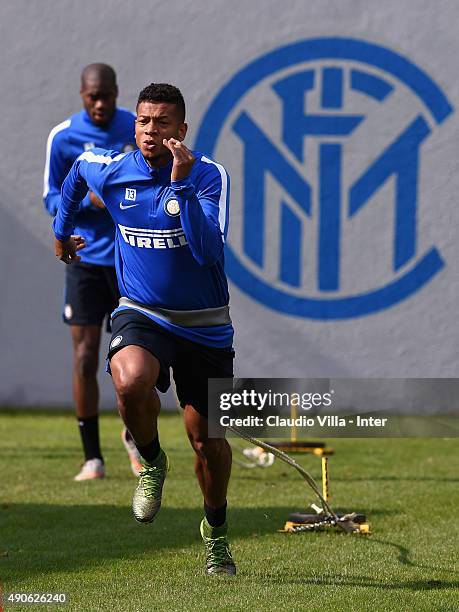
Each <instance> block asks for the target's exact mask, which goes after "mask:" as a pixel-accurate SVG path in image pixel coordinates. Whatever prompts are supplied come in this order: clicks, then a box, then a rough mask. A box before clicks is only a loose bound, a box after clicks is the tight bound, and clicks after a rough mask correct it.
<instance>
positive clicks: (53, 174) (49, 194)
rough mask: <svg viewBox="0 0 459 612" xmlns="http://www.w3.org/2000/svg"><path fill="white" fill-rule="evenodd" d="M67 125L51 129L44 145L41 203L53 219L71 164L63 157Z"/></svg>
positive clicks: (65, 123)
mask: <svg viewBox="0 0 459 612" xmlns="http://www.w3.org/2000/svg"><path fill="white" fill-rule="evenodd" d="M69 125H70V121H67V122H64V123H62V124H60V125H59V126H56V127H55V128H53V129H52V130H51V132H50V134H49V136H48V142H47V145H46V162H45V173H44V179H43V183H44V184H43V203H44V205H45V208H46V210H47V211H48V213H49V214H50V215H52V216H53V217H54V216H55V214H56V213H57V209H58V206H59V202H60V200H61V187H62V183H63V182H64V179H65V177H66V176H67V173H68V171H69V170H70V167H71V162H69V160H68V159H67V158H66V156H65V149H66V147H67V128H68V127H69Z"/></svg>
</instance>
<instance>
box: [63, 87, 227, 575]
mask: <svg viewBox="0 0 459 612" xmlns="http://www.w3.org/2000/svg"><path fill="white" fill-rule="evenodd" d="M186 132H187V124H186V123H185V103H184V100H183V97H182V94H181V93H180V91H179V90H178V89H177V88H176V87H174V86H172V85H167V84H154V83H153V84H151V85H149V86H148V87H146V88H145V89H143V90H142V91H141V92H140V95H139V99H138V103H137V119H136V141H137V145H138V147H139V150H138V151H134V152H131V153H127V154H122V153H121V154H120V153H118V152H116V151H107V150H94V151H90V152H87V153H84V154H83V155H81V156H80V157H79V158H78V159H77V161H76V162H75V163H74V164H73V166H72V169H71V170H70V173H69V175H68V177H67V178H66V180H65V182H64V184H63V188H62V201H61V204H60V205H59V210H58V213H57V216H56V218H55V220H54V223H53V228H54V233H55V237H56V240H55V250H56V256H57V257H59V258H60V259H61V260H62V261H64V262H65V263H67V264H73V265H74V262H78V261H79V258H80V256H79V252H80V250H81V249H83V248H84V246H85V242H84V239H83V238H82V237H81V236H79V235H76V236H72V234H73V232H74V217H75V213H76V212H77V210H78V206H79V202H80V200H82V199H83V198H84V197H85V195H86V193H87V191H88V188H89V189H90V190H91V191H93V192H94V193H95V194H96V196H97V197H99V198H101V199H102V200H103V201H104V202H105V205H106V207H107V209H108V211H109V212H110V214H111V216H112V218H113V220H114V222H115V225H116V270H117V276H118V284H119V287H120V292H121V296H122V297H121V299H120V305H119V307H118V308H117V309H116V310H115V311H114V313H113V315H112V325H113V330H112V339H111V342H110V348H109V353H108V359H109V363H110V368H111V374H112V378H113V383H114V385H115V389H116V394H117V399H118V408H119V411H120V414H121V416H122V418H123V420H124V422H125V424H126V426H127V427H128V429H129V431H130V432H131V434H132V436H133V438H134V440H135V444H136V446H137V448H138V450H139V452H140V455H141V457H142V459H141V462H142V470H141V475H140V480H139V484H138V486H137V489H136V490H135V492H134V498H133V503H132V507H133V512H134V517H135V518H136V519H137V520H138V521H140V522H142V523H150V522H151V521H153V519H154V518H155V516H156V515H157V513H158V511H159V509H160V506H161V496H162V488H163V484H164V480H165V478H166V474H167V471H168V468H169V461H168V458H167V456H166V453H165V452H164V450H163V449H162V448H161V446H160V441H159V437H158V430H157V418H158V414H159V410H160V402H159V398H158V395H157V393H156V390H155V387H156V388H157V389H159V390H160V391H166V390H167V388H168V386H169V384H170V378H169V376H170V374H169V368H172V370H173V375H174V380H175V383H176V390H177V395H178V398H179V401H180V405H181V406H182V408H183V410H184V421H185V428H186V431H187V434H188V438H189V440H190V443H191V445H192V447H193V449H194V451H195V472H196V476H197V478H198V481H199V485H200V487H201V490H202V495H203V498H204V513H205V517H204V518H203V520H202V522H201V527H200V530H201V535H202V538H203V540H204V543H205V547H206V572H207V574H219V575H233V574H235V573H236V567H235V565H234V562H233V559H232V557H231V552H230V549H229V546H228V540H227V522H226V493H227V487H228V481H229V478H230V472H231V449H230V446H229V444H228V443H227V441H226V440H225V439H224V438H220V439H211V438H209V437H208V427H207V409H208V406H207V381H208V378H211V377H219V378H224V377H228V378H230V377H232V376H233V357H234V352H233V349H232V339H233V327H232V324H231V319H230V317H229V306H228V302H229V295H228V287H227V281H226V276H225V273H224V269H223V246H224V241H225V236H226V232H227V225H228V194H229V180H228V176H227V173H226V171H225V169H224V168H223V166H221V165H220V164H217V163H215V162H214V161H212V160H211V159H209V158H207V157H205V156H204V155H202V154H201V153H198V152H196V151H193V152H192V151H190V150H189V149H188V148H187V147H186V146H185V145H184V144H183V140H184V138H185V135H186ZM81 252H82V253H83V252H84V251H81Z"/></svg>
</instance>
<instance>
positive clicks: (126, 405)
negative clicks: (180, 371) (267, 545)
mask: <svg viewBox="0 0 459 612" xmlns="http://www.w3.org/2000/svg"><path fill="white" fill-rule="evenodd" d="M110 368H111V373H112V378H113V384H114V386H115V391H116V398H117V402H118V410H119V412H120V415H121V418H122V419H123V422H124V424H125V425H126V427H127V428H128V429H129V431H130V432H131V435H132V437H133V439H134V440H135V443H136V444H137V446H138V447H141V448H143V447H146V446H148V445H149V444H151V443H152V441H153V440H154V439H155V438H157V436H158V428H157V420H158V415H159V411H160V402H159V398H158V394H157V393H156V391H155V389H154V387H155V384H156V381H157V379H158V375H159V370H160V364H159V361H158V359H156V357H154V356H153V355H152V354H151V353H150V352H149V351H147V350H146V349H144V348H142V347H141V346H135V345H129V346H125V347H123V348H122V349H120V350H119V351H117V352H116V353H115V354H114V355H113V356H112V357H111V359H110Z"/></svg>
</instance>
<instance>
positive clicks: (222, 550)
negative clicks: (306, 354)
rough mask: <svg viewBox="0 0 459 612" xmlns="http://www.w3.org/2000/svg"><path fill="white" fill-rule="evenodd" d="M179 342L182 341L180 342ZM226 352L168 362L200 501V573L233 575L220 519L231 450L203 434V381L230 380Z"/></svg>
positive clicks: (195, 351) (191, 352)
mask: <svg viewBox="0 0 459 612" xmlns="http://www.w3.org/2000/svg"><path fill="white" fill-rule="evenodd" d="M182 344H183V343H182ZM233 356H234V353H233V352H232V350H230V349H228V350H225V349H212V348H209V347H204V346H200V345H193V346H191V345H190V343H188V346H187V348H186V349H185V350H183V351H180V352H179V356H178V359H177V361H176V363H175V364H174V378H175V381H176V384H177V394H178V396H179V399H180V402H181V405H182V406H183V408H184V422H185V429H186V432H187V435H188V438H189V440H190V443H191V446H192V447H193V450H194V452H195V473H196V476H197V479H198V482H199V486H200V488H201V491H202V495H203V498H204V513H205V518H204V519H203V520H202V522H201V527H200V530H201V536H202V538H203V540H204V544H205V546H206V572H207V574H209V575H234V574H235V573H236V566H235V564H234V561H233V558H232V556H231V551H230V548H229V544H228V540H227V533H228V525H227V521H226V507H227V501H226V498H227V490H228V483H229V479H230V475H231V461H232V456H231V447H230V445H229V444H228V442H227V441H226V440H225V439H224V438H210V437H209V435H208V420H207V410H208V406H207V403H208V399H207V380H208V378H213V377H217V378H226V377H228V378H231V377H232V375H233Z"/></svg>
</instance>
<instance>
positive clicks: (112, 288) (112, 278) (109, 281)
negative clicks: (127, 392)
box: [101, 266, 142, 477]
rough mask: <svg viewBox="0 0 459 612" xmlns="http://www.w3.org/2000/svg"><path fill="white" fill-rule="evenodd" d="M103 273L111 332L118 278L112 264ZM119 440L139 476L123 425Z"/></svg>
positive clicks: (130, 440) (134, 451) (136, 455)
mask: <svg viewBox="0 0 459 612" xmlns="http://www.w3.org/2000/svg"><path fill="white" fill-rule="evenodd" d="M101 270H102V272H103V275H104V286H105V312H106V313H107V332H111V331H112V329H111V321H110V315H111V313H112V312H113V311H114V310H115V308H117V306H118V301H119V298H120V293H119V288H118V280H117V278H116V270H115V268H114V267H112V266H103V267H102V268H101ZM121 442H122V443H123V446H124V448H125V449H126V452H127V454H128V457H129V463H130V466H131V471H132V473H133V474H134V476H137V477H139V476H140V470H141V469H142V466H141V463H140V455H139V451H138V450H137V447H136V445H135V442H134V440H133V438H132V436H131V434H130V432H129V429H128V428H127V427H123V429H122V431H121Z"/></svg>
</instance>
